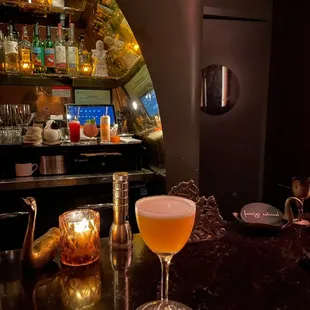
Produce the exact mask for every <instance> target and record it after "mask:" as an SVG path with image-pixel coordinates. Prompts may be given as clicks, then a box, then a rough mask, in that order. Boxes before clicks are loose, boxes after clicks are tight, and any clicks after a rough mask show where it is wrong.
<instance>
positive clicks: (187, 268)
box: [0, 223, 310, 310]
mask: <svg viewBox="0 0 310 310" xmlns="http://www.w3.org/2000/svg"><path fill="white" fill-rule="evenodd" d="M238 225H239V224H237V223H231V224H229V225H228V227H227V235H226V236H225V237H224V238H223V239H221V240H216V241H207V242H201V243H196V244H188V245H187V246H186V247H185V248H184V249H183V250H182V251H181V252H180V253H179V254H177V255H176V256H175V257H174V259H173V262H172V265H171V271H170V290H169V291H170V298H171V299H173V300H178V301H181V302H183V303H184V304H187V305H188V306H190V307H191V308H192V309H193V310H240V309H246V310H296V309H298V310H303V309H305V310H306V309H309V304H310V272H309V271H308V270H307V269H306V268H305V267H303V266H302V265H301V264H300V262H299V260H300V258H301V257H302V253H303V250H307V251H310V228H305V227H299V226H292V227H290V228H288V229H287V230H285V231H282V232H278V233H276V234H275V233H269V234H263V235H262V234H258V233H255V234H254V233H249V232H247V231H245V230H243V228H242V227H240V226H238ZM107 241H108V240H107V239H102V240H101V258H100V263H99V264H94V265H91V266H89V267H87V268H85V267H84V268H61V267H59V264H58V263H55V264H54V265H53V267H52V266H51V268H50V269H48V270H45V271H44V272H43V271H42V272H41V273H38V274H37V275H36V277H34V276H33V277H32V276H31V275H29V274H22V272H21V270H20V268H19V251H7V252H1V253H0V309H1V310H13V309H51V310H52V309H57V310H61V309H81V308H82V307H86V306H89V305H91V304H93V305H92V306H91V307H89V308H88V309H109V310H112V309H119V310H122V309H124V310H129V309H136V307H137V306H139V305H141V304H143V303H145V302H147V301H151V300H154V299H156V298H159V296H160V293H159V292H160V263H159V260H158V258H157V257H156V255H155V254H153V253H151V252H150V251H149V250H148V248H147V247H146V245H145V244H144V242H143V240H142V238H141V237H140V236H139V235H135V237H134V247H133V253H132V258H131V259H130V258H129V259H128V260H127V263H130V265H131V266H130V267H129V268H128V271H127V269H126V268H124V266H125V265H126V257H125V258H124V256H123V257H117V256H115V255H114V256H113V255H112V253H110V249H109V246H108V244H107ZM125 256H126V255H125ZM112 263H113V264H114V269H113V267H112ZM122 266H123V267H122ZM309 270H310V269H309Z"/></svg>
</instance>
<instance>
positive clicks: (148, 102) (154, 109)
mask: <svg viewBox="0 0 310 310" xmlns="http://www.w3.org/2000/svg"><path fill="white" fill-rule="evenodd" d="M139 99H140V101H141V102H142V104H143V106H144V108H145V110H146V113H147V114H148V115H149V117H154V116H156V115H158V114H159V109H158V103H157V98H156V95H155V91H154V89H152V90H151V91H149V92H147V93H146V94H144V95H143V96H141V97H140V98H139Z"/></svg>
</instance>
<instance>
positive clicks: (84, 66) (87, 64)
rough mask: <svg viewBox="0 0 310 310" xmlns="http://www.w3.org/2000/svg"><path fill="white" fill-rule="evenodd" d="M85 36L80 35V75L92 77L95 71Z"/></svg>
mask: <svg viewBox="0 0 310 310" xmlns="http://www.w3.org/2000/svg"><path fill="white" fill-rule="evenodd" d="M84 37H85V36H84V34H81V35H80V42H79V74H82V75H87V76H90V75H91V74H92V71H93V67H92V63H91V57H90V53H89V52H88V50H87V49H86V46H85V40H84Z"/></svg>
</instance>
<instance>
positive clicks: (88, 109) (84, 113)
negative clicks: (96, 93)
mask: <svg viewBox="0 0 310 310" xmlns="http://www.w3.org/2000/svg"><path fill="white" fill-rule="evenodd" d="M107 110H108V115H109V116H110V124H111V125H112V124H114V123H115V110H114V106H113V105H110V104H106V105H78V104H76V105H67V114H68V115H67V119H68V121H69V120H70V119H71V118H73V117H74V116H77V117H78V119H79V121H80V124H81V125H82V126H83V125H84V124H85V122H86V121H87V120H88V119H95V120H96V124H97V126H100V117H101V116H102V115H105V114H106V111H107Z"/></svg>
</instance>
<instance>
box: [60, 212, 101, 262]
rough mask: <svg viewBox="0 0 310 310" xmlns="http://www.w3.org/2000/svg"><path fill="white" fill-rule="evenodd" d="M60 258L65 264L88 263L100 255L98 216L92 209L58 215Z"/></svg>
mask: <svg viewBox="0 0 310 310" xmlns="http://www.w3.org/2000/svg"><path fill="white" fill-rule="evenodd" d="M59 228H60V259H61V262H62V263H63V264H65V265H70V266H82V265H89V264H91V263H93V262H95V261H97V260H98V259H99V256H100V239H99V235H100V216H99V213H98V212H96V211H93V210H87V209H84V210H75V211H68V212H65V213H64V214H62V215H61V216H60V217H59Z"/></svg>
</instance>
